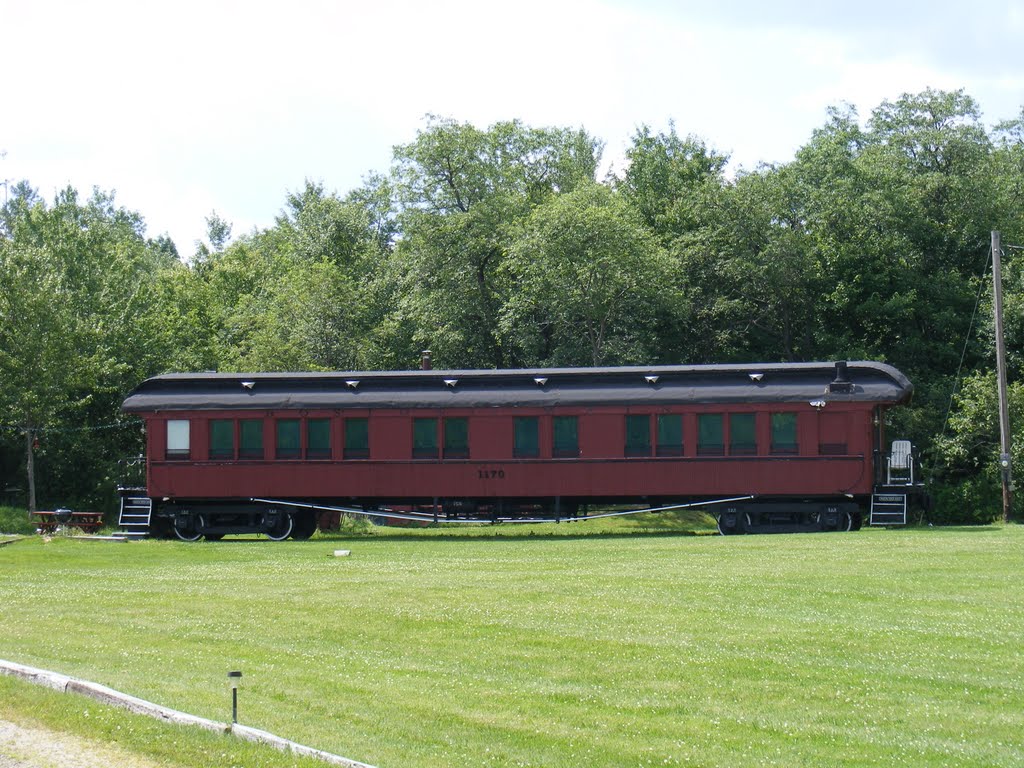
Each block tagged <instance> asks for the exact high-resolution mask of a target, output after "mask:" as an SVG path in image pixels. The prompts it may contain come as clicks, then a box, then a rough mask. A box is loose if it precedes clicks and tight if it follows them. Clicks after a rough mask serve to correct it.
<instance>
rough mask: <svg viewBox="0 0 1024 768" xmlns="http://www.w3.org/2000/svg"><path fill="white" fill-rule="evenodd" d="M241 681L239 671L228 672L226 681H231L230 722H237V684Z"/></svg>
mask: <svg viewBox="0 0 1024 768" xmlns="http://www.w3.org/2000/svg"><path fill="white" fill-rule="evenodd" d="M241 681H242V673H241V672H228V682H230V683H231V722H232V723H235V724H237V723H238V684H239V683H240V682H241Z"/></svg>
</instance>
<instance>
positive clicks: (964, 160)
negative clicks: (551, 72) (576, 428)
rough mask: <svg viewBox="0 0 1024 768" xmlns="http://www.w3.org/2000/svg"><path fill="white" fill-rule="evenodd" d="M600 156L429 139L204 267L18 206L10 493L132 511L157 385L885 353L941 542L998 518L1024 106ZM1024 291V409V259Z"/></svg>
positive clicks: (135, 231)
mask: <svg viewBox="0 0 1024 768" xmlns="http://www.w3.org/2000/svg"><path fill="white" fill-rule="evenodd" d="M602 150H603V146H602V143H601V142H600V141H599V140H598V139H596V138H595V137H592V136H589V135H588V134H587V133H586V132H585V131H582V130H571V129H562V128H543V129H538V128H533V127H530V126H526V125H523V124H522V123H520V122H517V121H511V122H505V123H498V124H495V125H493V126H490V127H489V128H486V129H481V128H478V127H476V126H472V125H469V124H464V123H459V122H456V121H453V120H449V119H441V118H430V119H429V120H428V121H427V122H426V124H425V126H424V127H423V129H422V130H420V131H419V132H418V133H417V135H416V136H415V138H414V139H413V140H412V141H411V142H410V143H408V144H405V145H402V146H399V147H396V148H395V151H394V161H393V164H392V167H391V168H390V169H389V170H388V172H387V173H386V174H379V175H373V176H370V177H368V178H367V179H366V180H365V182H364V184H363V185H362V186H361V187H360V188H358V189H354V190H351V191H350V192H348V193H347V194H343V195H342V194H337V193H333V192H328V191H327V190H325V189H324V187H323V186H322V185H320V184H316V183H313V182H306V184H305V186H304V187H303V188H302V189H300V190H298V191H296V192H294V193H292V194H290V195H288V197H287V199H286V200H285V203H284V207H283V210H282V212H281V214H280V216H279V217H278V218H277V220H276V222H275V223H274V225H273V226H271V227H269V228H267V229H264V230H259V231H253V232H250V233H245V234H242V235H240V236H238V237H236V238H235V239H233V240H232V237H231V234H232V233H231V227H230V224H229V223H228V222H225V221H224V220H222V219H221V218H220V217H218V216H217V215H216V214H213V215H211V216H210V218H209V219H208V220H207V229H208V238H207V239H208V242H206V243H199V244H197V245H196V248H195V252H194V253H193V255H192V256H191V257H190V258H188V259H182V258H179V254H178V252H177V250H176V248H175V245H174V244H173V243H172V242H170V241H169V240H168V239H167V238H166V237H162V238H157V239H147V237H146V233H145V228H144V223H143V220H142V218H141V217H140V216H139V215H138V214H136V213H134V212H131V211H126V210H124V209H123V208H120V207H118V206H117V205H116V203H115V201H114V200H113V199H112V197H111V196H109V195H105V194H103V193H102V192H94V193H93V195H92V196H91V197H89V198H88V199H82V198H81V197H80V196H79V195H78V193H76V192H75V191H74V190H72V189H68V190H65V191H64V192H61V193H60V194H59V195H57V197H56V199H54V200H53V201H45V200H42V199H41V198H40V197H39V196H38V195H37V194H36V193H35V191H34V190H33V189H32V188H31V186H30V185H29V184H28V183H22V184H19V185H18V186H16V187H13V188H12V189H11V196H10V199H9V202H8V203H7V204H6V206H5V207H4V208H3V210H2V215H0V381H2V382H3V386H2V387H0V468H2V471H3V477H4V484H5V489H9V490H8V495H9V496H11V497H13V499H12V500H13V501H15V502H21V503H24V501H25V499H26V498H27V494H28V493H29V492H30V490H31V489H28V488H27V487H26V486H27V483H26V472H25V465H26V462H27V461H29V460H30V459H31V460H32V461H34V462H35V464H36V474H37V476H38V488H37V489H35V492H36V494H37V496H38V500H39V502H40V503H44V504H55V503H64V504H75V505H80V506H83V507H85V506H88V507H93V508H104V509H109V508H110V506H111V505H112V503H113V488H114V485H115V484H116V481H117V476H118V471H117V466H116V462H117V460H118V459H119V458H122V457H124V456H128V455H131V454H136V453H138V452H139V451H140V450H141V444H142V443H141V435H140V434H139V430H138V426H137V425H136V424H133V423H131V421H130V420H127V419H125V418H124V417H122V416H121V415H120V414H119V412H118V405H119V403H120V401H121V399H122V398H123V396H124V395H125V394H126V393H127V392H128V391H129V390H130V389H131V388H132V387H133V386H134V385H135V384H137V383H138V382H139V381H140V380H142V379H143V378H145V377H146V376H150V375H154V374H158V373H162V372H165V371H171V370H180V371H194V370H210V369H218V370H331V369H343V370H351V369H399V368H407V367H412V366H414V365H415V364H416V361H417V359H418V356H419V351H420V350H422V349H427V348H429V349H431V350H432V351H433V353H434V357H435V360H436V364H437V365H438V366H439V367H457V368H463V367H467V368H468V367H521V366H546V365H559V366H572V365H613V364H668V363H704V362H729V361H775V360H812V359H824V360H831V359H851V360H852V359H875V360H885V361H888V362H891V363H893V364H895V365H896V366H898V367H899V368H901V369H902V370H904V371H905V372H906V373H907V374H908V375H909V376H910V377H911V379H912V380H913V381H914V382H915V385H916V388H917V390H916V394H915V404H914V407H913V408H910V409H901V410H900V411H899V412H897V413H894V414H893V416H892V418H893V419H894V421H895V423H894V424H893V425H892V426H893V430H894V431H895V433H898V434H902V435H907V436H909V437H911V438H912V439H913V440H914V441H915V442H916V443H917V444H918V445H919V446H920V447H922V448H923V449H925V452H926V457H927V460H928V466H929V472H930V475H931V477H932V479H933V481H934V482H935V485H936V488H937V489H938V494H939V497H940V505H939V508H938V511H937V512H936V519H939V520H988V519H991V518H992V517H993V515H994V514H995V513H996V512H997V509H998V477H997V474H996V472H995V468H994V467H995V462H994V459H993V457H994V455H995V453H996V451H997V449H996V446H997V444H998V428H997V421H996V420H995V415H994V402H995V395H994V385H993V384H992V377H991V374H990V373H989V371H990V370H991V369H992V367H993V364H992V353H991V351H990V350H991V348H992V343H991V342H992V339H991V310H990V304H989V303H988V302H989V300H988V298H987V297H988V295H989V292H988V291H987V290H986V289H987V287H988V285H989V283H988V281H989V279H990V278H989V276H988V274H987V272H986V268H987V263H988V256H989V233H990V231H991V230H993V229H998V230H1000V231H1002V233H1003V239H1004V242H1007V243H1024V111H1022V113H1021V115H1020V116H1018V117H1017V118H1016V119H1014V120H1010V121H1007V122H1004V123H1000V124H998V125H996V126H994V127H992V128H987V127H986V126H985V125H984V124H983V123H982V121H981V116H980V112H979V108H978V105H977V104H976V103H975V102H974V100H973V99H971V98H970V97H969V96H968V95H966V94H965V93H963V92H942V91H932V90H928V91H925V92H923V93H920V94H908V95H905V96H904V97H902V98H900V99H898V100H896V101H893V102H884V103H883V104H881V105H880V106H879V107H878V108H876V109H875V110H874V111H873V112H872V114H871V116H870V117H869V118H868V119H867V120H866V121H864V122H863V123H862V121H861V120H860V119H859V116H858V115H857V114H856V113H855V112H854V111H853V110H852V109H850V108H843V109H834V110H832V111H831V112H830V114H829V116H828V120H827V121H826V122H825V124H824V125H822V126H821V127H820V128H819V129H818V130H816V131H815V132H814V134H813V135H812V136H811V137H810V139H809V141H808V142H807V143H806V144H805V145H804V146H803V147H802V148H801V149H800V150H799V151H798V152H797V153H796V156H795V157H794V159H793V160H792V161H791V162H788V163H784V164H778V165H770V166H762V167H759V168H757V169H754V170H743V171H740V172H739V173H737V174H735V175H733V176H731V175H729V174H728V172H727V166H728V157H726V156H724V155H721V154H719V153H717V152H715V151H714V150H712V149H709V147H708V146H707V145H706V144H705V143H704V142H703V141H702V140H700V139H698V138H696V137H693V136H682V135H680V134H679V133H677V132H676V129H675V127H674V126H670V128H669V129H668V130H667V131H663V132H654V131H652V130H651V129H649V128H647V127H641V128H640V129H638V130H637V131H636V133H635V135H634V136H633V137H632V141H631V144H630V146H629V148H628V151H627V153H626V159H627V167H626V168H625V170H624V171H623V172H622V173H621V174H619V175H615V176H610V177H609V178H605V179H600V178H598V173H599V170H598V169H599V168H600V167H601V155H602ZM1004 270H1005V273H1006V275H1005V280H1006V290H1007V300H1006V302H1007V319H1006V322H1007V334H1008V348H1009V350H1010V356H1011V360H1010V363H1011V367H1010V375H1011V380H1012V381H1014V382H1017V383H1015V384H1014V392H1013V398H1014V402H1015V403H1020V404H1024V390H1022V389H1020V387H1021V386H1024V384H1021V383H1019V382H1024V377H1022V373H1024V269H1022V268H1021V260H1020V257H1019V255H1018V254H1017V252H1015V251H1012V250H1011V251H1009V252H1008V253H1007V254H1006V257H1005V259H1004ZM972 329H973V330H972ZM947 415H948V416H949V417H948V418H947ZM1022 433H1024V428H1021V429H1019V430H1018V435H1019V436H1021V435H1022ZM1020 444H1021V441H1020V440H1018V441H1017V442H1016V443H1015V446H1019V445H1020ZM1015 450H1020V449H1019V447H1017V448H1015ZM1020 466H1022V467H1024V464H1021V465H1020Z"/></svg>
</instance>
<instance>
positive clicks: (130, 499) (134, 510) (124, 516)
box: [117, 488, 153, 539]
mask: <svg viewBox="0 0 1024 768" xmlns="http://www.w3.org/2000/svg"><path fill="white" fill-rule="evenodd" d="M119 490H120V493H121V514H120V516H119V517H118V526H119V527H120V529H121V530H120V532H119V533H118V534H117V535H118V537H119V538H124V539H142V538H145V537H146V536H149V532H150V529H149V524H150V517H151V515H152V513H153V500H152V499H150V498H149V496H147V495H146V489H145V488H121V489H119Z"/></svg>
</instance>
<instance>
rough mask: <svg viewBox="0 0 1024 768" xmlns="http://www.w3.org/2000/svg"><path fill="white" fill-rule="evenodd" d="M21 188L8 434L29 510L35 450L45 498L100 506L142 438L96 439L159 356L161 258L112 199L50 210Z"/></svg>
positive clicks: (5, 361) (7, 353)
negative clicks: (125, 454) (115, 465)
mask: <svg viewBox="0 0 1024 768" xmlns="http://www.w3.org/2000/svg"><path fill="white" fill-rule="evenodd" d="M25 189H26V193H25V194H19V196H18V197H17V198H16V199H15V200H14V201H12V202H13V203H14V205H9V206H8V208H7V210H6V212H5V214H6V215H5V220H6V222H7V223H6V224H5V229H6V231H7V234H6V236H5V237H3V238H0V380H2V381H4V387H2V388H0V424H4V425H6V426H8V427H12V426H13V427H16V428H17V429H18V430H20V432H21V433H22V436H23V438H24V447H25V460H26V469H27V475H28V478H27V481H28V506H29V508H30V509H33V508H35V506H36V503H37V497H36V491H37V488H36V478H35V472H34V470H35V464H36V458H37V457H36V450H35V449H36V446H37V443H39V445H41V446H42V450H43V456H44V457H45V458H46V459H47V467H46V472H44V473H43V476H44V477H45V484H44V488H43V490H44V495H46V496H47V497H49V498H52V496H53V491H54V490H56V489H62V490H63V492H64V493H66V494H68V495H69V496H70V497H71V498H77V499H89V498H95V491H96V483H97V482H98V481H100V480H102V479H103V478H104V477H106V476H108V475H109V474H110V472H109V471H108V469H107V468H106V467H105V464H104V463H105V462H107V461H108V460H110V458H111V456H110V454H111V453H112V452H114V453H117V452H119V451H117V450H115V446H116V445H125V444H137V442H138V441H137V435H136V436H135V437H134V438H132V437H131V436H130V435H127V434H125V433H115V434H113V435H112V437H111V439H104V438H103V436H102V435H100V434H99V431H100V430H102V429H110V428H112V427H113V426H114V425H115V424H116V420H117V413H118V406H119V405H120V399H121V395H122V394H123V392H124V391H125V390H126V388H128V387H130V386H131V385H132V384H134V383H135V382H137V381H138V379H139V378H140V373H143V372H145V371H147V370H148V369H149V367H150V366H151V365H152V364H153V363H154V361H155V360H156V359H158V358H159V357H160V356H161V354H162V351H163V350H162V349H160V348H159V345H158V344H157V345H154V344H152V343H151V342H152V341H153V338H154V333H155V330H156V327H157V323H156V322H155V319H154V316H153V314H152V313H151V311H150V310H151V308H152V306H153V301H154V294H153V291H152V284H151V281H150V280H149V275H150V274H151V271H152V270H153V269H154V267H155V265H156V264H157V263H159V261H160V259H161V258H162V257H161V255H160V254H158V253H156V252H154V251H152V250H151V249H150V248H149V247H148V245H147V243H146V241H145V239H144V237H143V224H142V219H141V217H139V216H138V214H135V213H133V212H130V211H127V210H125V209H123V208H119V207H117V206H116V205H115V204H114V201H113V198H112V197H111V196H109V195H105V194H103V193H100V192H94V194H93V195H92V197H91V198H90V199H89V200H88V201H87V202H85V203H81V202H80V201H79V199H78V195H77V193H76V192H75V191H74V190H72V189H67V190H64V191H62V192H61V193H59V194H58V195H57V197H56V199H55V201H54V203H53V204H52V205H50V206H47V205H46V204H44V203H43V202H42V201H41V200H40V199H39V198H38V196H37V195H35V194H34V193H32V194H29V193H28V190H27V187H26V188H25ZM125 441H127V442H125ZM89 470H92V471H91V472H90V471H89Z"/></svg>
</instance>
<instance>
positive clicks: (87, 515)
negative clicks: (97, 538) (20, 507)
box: [32, 510, 103, 533]
mask: <svg viewBox="0 0 1024 768" xmlns="http://www.w3.org/2000/svg"><path fill="white" fill-rule="evenodd" d="M32 518H33V519H34V520H35V522H36V527H37V529H38V531H39V533H54V532H55V531H56V530H57V528H58V527H60V526H62V525H65V526H69V527H71V528H81V529H82V532H83V533H96V531H98V530H99V529H100V527H101V526H102V525H103V513H102V512H69V511H65V510H61V511H60V512H59V513H58V512H57V511H53V510H46V511H44V510H40V511H37V512H33V513H32Z"/></svg>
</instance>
